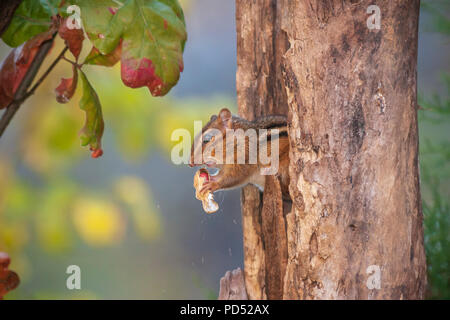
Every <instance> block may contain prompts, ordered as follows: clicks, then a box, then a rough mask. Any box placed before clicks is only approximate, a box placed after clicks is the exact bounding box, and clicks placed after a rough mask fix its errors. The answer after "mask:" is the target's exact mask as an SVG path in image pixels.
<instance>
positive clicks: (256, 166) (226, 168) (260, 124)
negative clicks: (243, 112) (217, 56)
mask: <svg viewBox="0 0 450 320" xmlns="http://www.w3.org/2000/svg"><path fill="white" fill-rule="evenodd" d="M229 129H233V130H229ZM238 129H242V130H243V131H242V130H241V133H242V132H243V133H248V132H249V130H248V129H254V130H253V132H256V133H257V137H258V138H257V140H258V141H257V142H258V143H257V146H256V147H255V146H254V143H253V144H251V142H252V141H251V138H250V135H247V134H246V135H245V136H241V137H245V138H244V139H245V145H244V146H243V145H242V144H241V145H240V146H239V143H236V141H237V139H236V138H234V137H233V139H230V140H231V145H230V143H229V142H228V140H227V138H229V135H230V134H233V133H232V132H237V131H236V130H238ZM261 129H266V130H267V134H264V130H261ZM271 129H278V130H279V133H278V136H277V135H276V134H275V133H273V132H272V133H271V131H270V130H271ZM274 139H277V140H278V155H279V157H278V159H276V160H277V161H278V170H277V171H276V172H271V173H270V174H277V175H278V176H279V178H280V182H281V190H282V193H283V197H284V198H286V199H290V197H289V169H288V168H289V138H288V131H287V118H286V116H282V115H268V116H263V117H260V118H258V119H256V120H254V121H248V120H245V119H243V118H240V117H238V116H235V115H232V114H231V112H230V111H229V110H228V109H226V108H224V109H222V110H221V111H220V112H219V114H218V115H217V116H216V115H213V116H212V117H211V119H210V121H209V122H208V123H207V124H206V125H205V126H204V127H203V129H202V131H201V133H199V134H198V135H197V137H195V139H194V142H193V144H192V148H191V158H190V162H189V166H191V167H194V166H201V165H206V166H208V167H212V168H217V169H219V171H218V173H217V174H215V175H210V179H209V181H207V182H205V183H204V184H203V186H202V189H201V190H200V193H203V192H208V191H209V192H215V191H217V190H226V189H234V188H238V187H243V186H245V185H247V184H249V183H250V184H253V185H256V186H257V187H259V189H260V190H262V191H263V190H264V184H265V174H263V173H264V170H266V172H267V171H268V170H269V169H270V167H271V165H272V163H267V161H266V160H267V159H263V158H262V156H261V154H260V151H259V150H260V148H266V149H265V150H266V155H267V157H270V158H271V159H272V155H276V153H275V154H273V153H272V143H273V142H274V141H275V140H274ZM220 141H222V142H221V144H220ZM241 142H243V140H241ZM253 142H255V141H253ZM227 145H228V147H230V146H231V147H230V148H232V149H231V150H232V154H231V157H230V158H232V160H233V161H231V163H230V161H226V160H228V159H229V158H227V156H226V155H227V154H226V150H227ZM273 146H276V144H274V145H273ZM238 147H240V149H239V148H238ZM243 147H244V149H243ZM205 151H210V155H207V156H205ZM220 151H222V152H220ZM242 151H244V158H245V162H244V163H242V161H240V162H238V161H237V160H238V158H239V152H241V154H242ZM252 153H253V154H252ZM196 154H197V155H198V154H200V155H201V158H200V161H199V160H198V158H199V157H198V156H197V158H196ZM263 156H264V152H263ZM252 157H253V161H249V160H251V159H252ZM241 160H242V157H241ZM263 160H264V161H263ZM272 160H273V159H272ZM196 161H197V162H198V163H196ZM269 171H270V170H269Z"/></svg>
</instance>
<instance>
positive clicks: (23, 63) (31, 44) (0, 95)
mask: <svg viewBox="0 0 450 320" xmlns="http://www.w3.org/2000/svg"><path fill="white" fill-rule="evenodd" d="M52 33H53V30H49V31H48V32H43V33H40V34H38V35H36V36H34V37H33V38H31V39H30V40H28V41H27V42H25V43H23V44H22V45H21V46H19V47H17V48H14V49H13V50H12V51H11V52H10V53H9V55H8V56H7V57H6V58H5V60H3V62H2V63H1V65H0V109H3V108H5V107H6V106H8V104H9V103H10V102H11V101H12V100H13V98H14V94H15V93H16V91H17V88H18V87H19V85H20V83H21V82H22V79H23V77H24V76H25V74H26V73H27V71H28V68H29V67H30V65H31V62H32V61H33V59H34V57H35V55H36V53H37V52H38V50H39V47H40V46H41V44H42V43H43V42H44V41H46V40H48V39H50V38H51V37H52Z"/></svg>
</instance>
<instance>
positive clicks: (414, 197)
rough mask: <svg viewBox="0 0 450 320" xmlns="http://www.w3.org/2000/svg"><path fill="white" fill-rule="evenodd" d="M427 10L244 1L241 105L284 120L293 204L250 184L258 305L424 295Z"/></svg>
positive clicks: (399, 5)
mask: <svg viewBox="0 0 450 320" xmlns="http://www.w3.org/2000/svg"><path fill="white" fill-rule="evenodd" d="M373 4H374V5H378V6H379V8H380V9H381V25H380V28H379V29H376V28H375V29H369V27H368V24H367V19H368V18H369V17H371V13H367V9H368V7H369V6H370V5H373ZM418 18H419V1H418V0H391V1H381V0H380V1H377V0H372V1H366V0H363V1H357V0H349V1H337V0H335V1H333V0H328V1H320V0H309V1H308V0H278V1H276V0H256V1H247V0H236V21H237V45H238V47H237V50H238V52H237V54H238V71H237V92H238V105H239V113H240V115H241V116H243V117H246V118H248V119H253V118H254V117H255V116H258V115H261V114H267V113H285V114H288V115H289V122H290V124H289V125H290V127H289V137H290V143H291V150H290V176H291V184H290V194H291V197H292V203H293V205H292V209H288V207H287V206H284V208H285V209H284V212H283V209H282V208H281V207H280V197H281V195H280V193H279V192H277V188H276V185H277V181H276V179H267V180H266V193H265V194H264V204H262V200H261V197H260V194H259V192H258V191H257V190H256V189H255V188H253V187H246V188H244V190H243V192H242V212H243V232H244V273H245V285H246V289H247V294H248V297H249V298H250V299H264V298H284V299H421V298H423V297H424V293H425V287H426V263H425V252H424V246H423V227H422V211H421V206H422V205H421V200H420V199H421V198H420V188H419V171H418V170H419V169H418V131H417V97H416V94H417V93H416V80H417V77H416V65H417V34H418ZM268 186H269V187H268ZM267 193H268V194H267ZM271 225H272V227H267V226H271ZM283 231H284V232H283Z"/></svg>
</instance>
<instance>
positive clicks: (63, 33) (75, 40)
mask: <svg viewBox="0 0 450 320" xmlns="http://www.w3.org/2000/svg"><path fill="white" fill-rule="evenodd" d="M66 21H67V19H64V20H62V21H61V23H60V25H59V30H58V33H59V36H60V37H61V38H62V39H64V42H65V44H66V46H68V47H69V50H70V52H72V54H73V56H74V57H75V59H77V60H78V56H79V55H80V52H81V47H82V45H83V40H84V35H83V29H69V28H68V26H67V23H66Z"/></svg>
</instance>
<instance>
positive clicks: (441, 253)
mask: <svg viewBox="0 0 450 320" xmlns="http://www.w3.org/2000/svg"><path fill="white" fill-rule="evenodd" d="M180 2H181V5H182V7H183V9H184V13H185V16H186V23H187V31H188V42H187V45H186V49H185V54H184V60H185V70H184V72H183V73H182V75H181V79H180V82H179V83H178V85H177V86H176V87H175V88H174V89H173V90H172V91H171V93H170V94H169V95H168V96H166V97H164V98H153V97H152V96H151V95H150V93H149V92H148V89H146V88H141V89H130V88H127V87H125V86H124V85H123V84H122V82H121V80H120V69H119V66H118V65H117V66H116V67H114V68H105V67H97V66H86V67H85V68H84V70H85V72H86V73H87V75H88V78H89V79H90V82H91V84H92V86H93V87H94V88H95V89H96V91H97V93H98V95H99V97H100V101H101V103H102V107H103V115H104V119H105V135H104V139H103V149H104V151H105V153H104V155H103V156H102V157H101V158H99V159H92V158H90V156H89V155H90V152H89V151H88V150H87V149H85V148H82V147H80V143H79V137H78V132H79V130H80V129H81V127H82V126H83V120H84V113H83V112H82V111H81V110H80V109H79V107H78V101H79V98H80V96H81V90H80V89H79V90H78V92H77V93H76V96H75V97H74V98H73V99H72V100H71V101H70V102H69V103H68V104H64V105H61V104H58V103H57V102H56V100H55V96H54V88H56V86H57V85H58V84H59V80H60V78H61V77H69V76H70V74H71V73H70V72H71V66H70V65H69V64H68V63H66V62H64V61H63V62H60V63H59V65H58V66H57V68H56V69H55V70H54V72H52V74H51V75H50V76H49V77H48V78H47V79H46V81H45V82H44V83H43V85H42V86H41V87H40V88H39V89H38V90H37V92H36V94H35V95H34V96H33V97H31V98H30V99H29V100H28V101H27V102H26V103H25V104H24V105H23V106H22V107H21V109H20V110H19V112H18V114H17V116H16V118H14V119H13V123H12V125H11V126H10V127H9V128H8V129H7V131H6V133H5V135H4V136H3V137H2V139H1V140H0V251H6V252H8V253H9V254H10V256H11V258H12V264H11V269H12V270H15V271H16V272H17V273H18V274H19V275H20V277H21V280H22V283H21V285H20V286H19V288H17V289H16V290H14V291H12V292H11V293H9V294H8V295H7V296H6V298H7V299H79V298H82V299H215V298H217V295H218V289H219V279H220V277H221V276H223V275H224V273H225V272H226V271H227V270H232V269H234V268H236V267H242V263H243V253H242V227H241V214H240V200H239V191H236V190H235V191H228V192H219V193H217V195H216V200H217V201H218V203H219V205H220V210H219V211H218V212H217V213H215V214H212V215H207V214H205V213H204V212H203V210H202V208H201V203H200V202H199V201H198V200H196V199H195V197H194V189H193V187H192V178H193V175H194V173H195V170H196V169H193V168H189V167H188V166H177V165H174V164H173V163H172V162H171V160H170V152H171V149H172V147H173V146H174V145H175V144H176V143H177V142H174V141H171V133H172V131H173V130H174V129H177V128H186V129H188V130H190V131H191V132H192V131H193V121H194V120H204V121H206V120H208V119H209V117H210V115H211V114H215V113H217V112H218V110H220V108H222V107H224V106H227V107H229V108H230V109H232V110H234V111H236V110H237V107H236V98H235V96H236V91H235V90H236V89H235V72H236V31H235V8H234V1H233V0H226V1H223V0H183V1H180ZM449 35H450V24H449V5H448V3H446V1H422V8H421V17H420V33H419V57H418V61H419V62H418V77H419V92H420V98H419V101H420V104H421V106H422V108H423V109H422V110H420V111H419V116H420V119H419V122H420V123H419V125H420V161H421V179H422V194H423V206H424V214H425V227H426V238H425V239H426V246H427V257H428V263H429V282H430V290H429V297H430V298H450V277H449V274H450V273H449V262H450V245H449V243H450V237H449V230H450V222H449V221H450V220H449V212H450V205H449V198H450V197H449V195H450V166H449V159H450V134H449V133H450V122H449V118H450V107H449V87H450V75H449V67H450V60H449V56H450V41H449ZM62 45H63V44H62V42H61V41H58V42H57V44H56V46H55V48H54V49H53V50H52V54H51V57H49V58H47V65H48V64H49V61H52V60H53V59H54V57H56V55H57V54H58V53H59V52H60V50H61V48H62ZM84 46H85V49H84V51H83V52H84V54H86V53H87V52H88V50H89V43H88V41H87V40H86V41H85V43H84ZM9 51H10V48H8V47H7V46H6V45H5V44H4V43H3V42H1V43H0V59H1V60H3V58H5V57H6V55H7V54H8V52H9ZM67 55H68V56H70V54H67ZM82 56H83V54H82ZM45 69H46V65H44V66H43V68H42V70H45ZM72 264H75V265H78V266H80V268H81V279H82V280H81V288H82V289H81V290H68V289H67V288H66V279H67V277H68V275H67V274H66V268H67V267H68V266H69V265H72Z"/></svg>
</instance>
